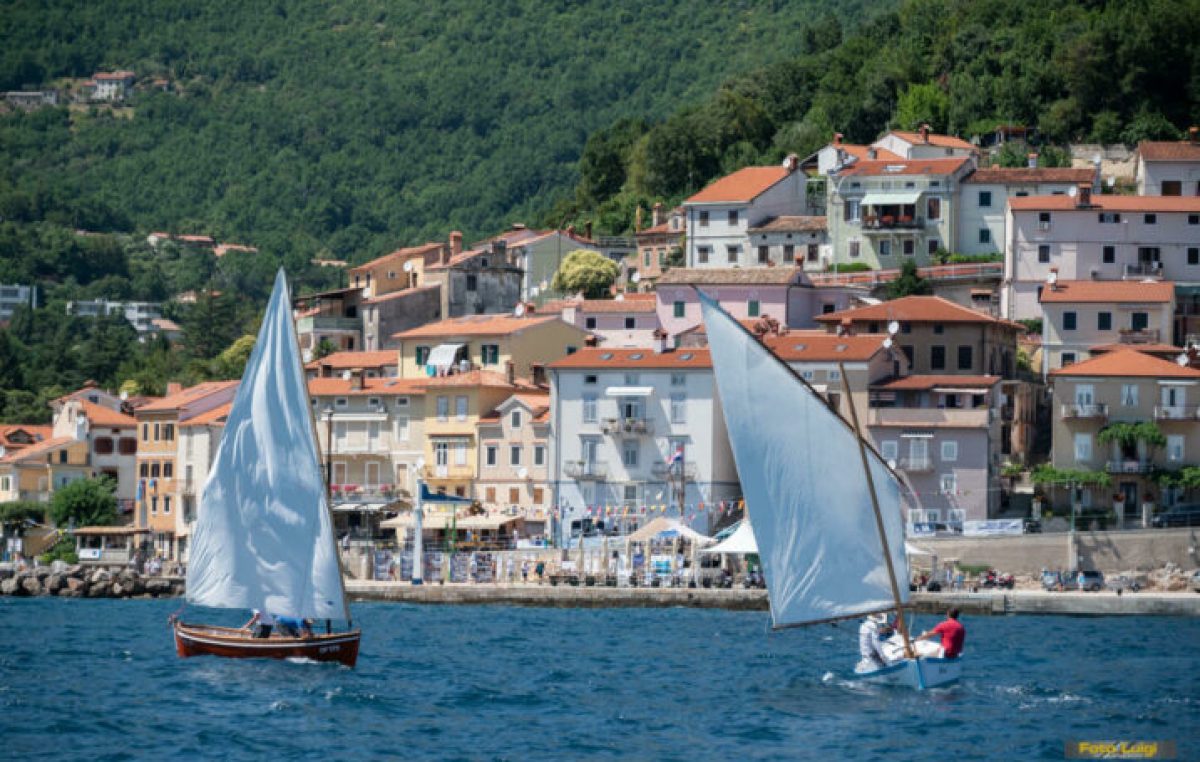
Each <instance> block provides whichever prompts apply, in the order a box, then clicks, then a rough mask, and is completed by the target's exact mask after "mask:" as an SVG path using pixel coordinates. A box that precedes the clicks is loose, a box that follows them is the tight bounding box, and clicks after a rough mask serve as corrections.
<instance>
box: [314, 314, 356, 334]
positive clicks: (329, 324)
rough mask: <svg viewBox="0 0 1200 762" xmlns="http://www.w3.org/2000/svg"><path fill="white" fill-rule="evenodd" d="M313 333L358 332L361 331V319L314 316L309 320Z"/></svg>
mask: <svg viewBox="0 0 1200 762" xmlns="http://www.w3.org/2000/svg"><path fill="white" fill-rule="evenodd" d="M309 319H310V320H311V321H312V323H311V324H310V325H311V329H310V330H313V331H322V332H324V331H359V330H362V319H361V318H349V317H334V316H332V315H314V316H313V317H311V318H309Z"/></svg>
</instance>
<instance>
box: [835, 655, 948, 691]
mask: <svg viewBox="0 0 1200 762" xmlns="http://www.w3.org/2000/svg"><path fill="white" fill-rule="evenodd" d="M855 676H856V677H857V678H858V679H859V680H862V681H864V682H869V683H878V684H882V685H900V686H904V687H908V688H913V689H915V690H919V691H923V690H927V689H929V688H939V687H941V686H943V685H949V684H951V683H954V682H956V681H957V680H958V679H959V678H960V677H962V660H961V659H943V658H940V657H929V656H926V657H921V658H919V659H901V660H900V661H898V662H896V663H895V664H889V665H888V666H886V667H881V668H879V669H876V670H872V671H870V672H856V673H855Z"/></svg>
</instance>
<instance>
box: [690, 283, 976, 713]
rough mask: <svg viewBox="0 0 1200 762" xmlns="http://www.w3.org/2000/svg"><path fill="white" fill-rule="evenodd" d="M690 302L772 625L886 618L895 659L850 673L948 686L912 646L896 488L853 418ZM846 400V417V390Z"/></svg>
mask: <svg viewBox="0 0 1200 762" xmlns="http://www.w3.org/2000/svg"><path fill="white" fill-rule="evenodd" d="M699 297H700V302H701V307H702V310H703V315H704V323H705V330H706V331H707V333H708V341H709V349H710V351H711V353H712V359H713V373H714V375H715V376H716V380H717V389H718V393H719V395H720V400H721V406H722V408H723V412H724V417H725V423H726V426H727V427H728V431H729V441H730V445H731V448H732V450H733V455H734V460H735V462H736V464H737V470H738V476H739V478H740V480H741V484H742V493H743V495H744V497H745V501H746V509H747V511H748V512H749V516H750V519H751V522H752V525H753V528H754V537H755V541H756V543H757V545H758V549H759V557H760V559H761V561H762V566H763V573H764V576H765V578H766V582H767V589H768V593H769V601H770V607H771V618H772V621H773V624H774V626H775V627H776V628H784V627H798V626H804V625H810V624H818V623H821V622H835V621H839V620H842V619H851V618H858V617H862V616H866V615H868V614H875V613H882V612H889V611H895V612H896V615H897V617H898V620H899V622H898V624H899V629H900V631H901V636H900V640H899V643H898V644H896V646H895V647H897V648H899V651H898V652H896V653H894V656H895V661H894V663H892V664H891V665H889V666H888V667H884V668H883V669H881V670H878V671H876V672H872V673H871V674H862V675H859V677H860V678H862V679H871V680H881V681H887V682H896V683H900V684H904V685H910V686H912V687H914V688H918V689H923V688H930V687H934V686H936V685H941V684H944V683H947V682H951V681H953V680H955V679H957V678H958V675H959V673H960V671H961V664H960V662H959V660H958V659H941V658H937V657H935V656H933V655H932V652H931V651H930V650H928V647H929V646H930V645H931V644H928V643H913V642H912V641H911V640H910V639H909V636H908V631H907V627H906V623H905V621H904V604H905V603H907V601H908V585H907V579H908V565H907V559H906V558H905V555H904V522H903V517H902V515H901V484H900V482H899V480H898V478H897V477H896V474H895V473H894V472H893V471H892V470H891V468H889V467H888V465H887V464H886V463H885V462H884V460H883V459H882V458H881V457H880V456H879V454H878V453H877V452H875V450H874V448H872V447H870V446H869V445H868V444H867V443H866V441H865V440H864V438H863V436H862V434H861V432H860V430H859V428H858V423H857V413H856V412H853V413H852V418H853V419H854V421H853V423H851V422H848V421H846V420H845V419H844V418H842V416H841V415H839V414H838V412H837V411H836V410H834V409H833V408H832V407H831V406H830V405H829V403H828V402H826V400H825V399H824V398H823V397H822V396H820V395H819V394H818V393H817V392H816V390H814V389H813V388H812V387H811V386H809V385H808V383H807V382H805V381H804V379H802V378H801V377H800V376H799V375H798V374H797V373H796V372H795V371H793V370H792V369H791V367H789V366H788V365H787V364H786V363H785V362H783V361H782V360H780V359H779V358H778V357H777V356H775V355H774V354H773V353H772V352H771V351H769V350H768V349H767V348H766V347H764V346H763V345H762V343H761V342H760V341H759V340H758V339H757V338H755V337H754V336H753V335H752V334H751V333H750V332H749V331H747V330H746V329H745V328H744V327H743V326H742V325H741V324H739V323H738V322H737V321H736V320H734V319H733V318H732V317H730V316H729V315H728V314H727V313H726V312H725V311H724V310H722V309H721V307H720V306H718V305H717V303H716V302H715V301H713V300H712V299H710V298H709V297H707V296H706V295H705V294H703V293H702V292H701V293H699ZM797 341H802V340H801V339H797ZM842 379H843V384H845V372H844V371H843V372H842ZM846 397H847V401H848V403H849V404H850V408H851V410H852V411H853V408H854V406H853V403H852V402H850V397H849V393H848V389H847V393H846ZM898 578H899V579H903V580H905V584H904V585H900V584H898V582H897V579H898Z"/></svg>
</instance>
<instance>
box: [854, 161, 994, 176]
mask: <svg viewBox="0 0 1200 762" xmlns="http://www.w3.org/2000/svg"><path fill="white" fill-rule="evenodd" d="M969 161H971V159H970V157H967V156H958V157H951V158H946V159H898V160H876V161H857V162H855V163H853V164H851V165H850V166H848V167H846V168H845V169H843V170H842V171H841V172H840V173H839V174H841V175H843V176H846V177H849V176H850V175H883V176H887V175H952V174H954V173H955V172H957V171H958V170H960V169H962V167H963V165H965V164H966V163H967V162H969Z"/></svg>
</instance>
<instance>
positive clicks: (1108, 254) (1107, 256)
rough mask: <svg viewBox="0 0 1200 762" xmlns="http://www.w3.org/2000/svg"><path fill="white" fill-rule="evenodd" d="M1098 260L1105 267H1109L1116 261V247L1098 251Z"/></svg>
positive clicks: (1107, 247) (1106, 247)
mask: <svg viewBox="0 0 1200 762" xmlns="http://www.w3.org/2000/svg"><path fill="white" fill-rule="evenodd" d="M1100 260H1101V261H1102V262H1103V263H1104V264H1106V265H1111V264H1112V263H1113V262H1116V261H1117V247H1116V246H1105V247H1103V248H1102V249H1101V250H1100Z"/></svg>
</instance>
